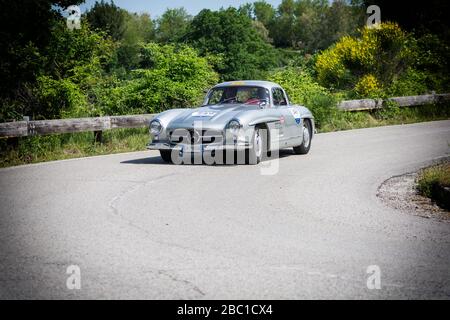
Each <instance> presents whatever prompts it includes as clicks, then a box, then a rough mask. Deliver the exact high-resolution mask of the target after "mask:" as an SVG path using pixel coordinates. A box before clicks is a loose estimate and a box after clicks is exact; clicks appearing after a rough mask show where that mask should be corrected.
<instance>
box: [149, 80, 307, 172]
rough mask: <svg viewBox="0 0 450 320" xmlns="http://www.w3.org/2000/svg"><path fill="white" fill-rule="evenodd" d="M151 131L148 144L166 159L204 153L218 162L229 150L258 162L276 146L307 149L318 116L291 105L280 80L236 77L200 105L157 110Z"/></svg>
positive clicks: (212, 91)
mask: <svg viewBox="0 0 450 320" xmlns="http://www.w3.org/2000/svg"><path fill="white" fill-rule="evenodd" d="M150 134H151V136H152V140H151V142H150V143H149V144H148V145H147V148H148V149H150V150H159V152H160V154H161V157H162V159H163V160H164V161H166V162H174V163H183V162H184V163H186V160H187V159H191V157H192V156H198V155H200V157H201V158H204V159H205V160H206V158H208V161H209V162H215V163H220V162H221V159H225V158H226V157H227V156H224V157H222V155H224V154H226V155H228V154H229V153H228V152H229V151H230V152H232V153H233V154H243V157H242V159H243V162H244V163H247V164H258V163H259V162H260V161H261V160H263V159H265V157H266V156H267V155H271V154H272V152H273V151H275V150H276V151H278V150H280V149H286V148H293V150H294V153H295V154H306V153H308V152H309V149H310V148H311V140H312V137H313V134H314V117H313V115H312V113H311V111H309V110H308V109H307V108H306V107H304V106H299V105H292V104H291V103H290V102H289V99H288V95H287V94H286V92H285V91H284V89H283V88H282V87H281V86H279V85H278V84H276V83H273V82H267V81H232V82H224V83H220V84H218V85H216V86H214V87H213V88H211V89H210V90H209V91H208V92H207V94H206V97H205V100H204V102H203V105H202V106H201V107H199V108H195V109H192V108H189V109H171V110H167V111H164V112H162V113H160V114H158V115H156V116H155V117H154V118H153V119H152V120H151V121H150ZM205 155H207V157H205ZM237 158H239V156H238V157H237ZM183 159H184V160H183ZM211 159H212V160H211ZM218 159H219V160H218ZM227 163H228V162H227Z"/></svg>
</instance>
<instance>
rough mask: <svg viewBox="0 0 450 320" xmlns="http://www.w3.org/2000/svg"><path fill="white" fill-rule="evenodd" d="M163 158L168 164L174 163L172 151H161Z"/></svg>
mask: <svg viewBox="0 0 450 320" xmlns="http://www.w3.org/2000/svg"><path fill="white" fill-rule="evenodd" d="M159 153H160V154H161V158H162V159H163V160H164V161H165V162H168V163H172V151H171V150H159Z"/></svg>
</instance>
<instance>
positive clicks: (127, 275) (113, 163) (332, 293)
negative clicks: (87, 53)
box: [0, 121, 450, 299]
mask: <svg viewBox="0 0 450 320" xmlns="http://www.w3.org/2000/svg"><path fill="white" fill-rule="evenodd" d="M449 145H450V121H436V122H428V123H420V124H412V125H402V126H388V127H380V128H370V129H360V130H351V131H343V132H335V133H326V134H319V135H317V136H316V137H315V139H314V140H313V145H312V148H311V152H310V154H308V155H306V156H299V155H293V154H289V153H283V154H282V157H281V158H280V160H279V171H278V173H276V174H275V175H263V174H261V172H262V167H263V166H267V165H268V163H267V162H266V163H264V164H261V165H259V166H202V165H182V166H175V165H166V164H164V163H162V161H161V160H160V158H159V156H158V155H157V153H155V152H136V153H128V154H119V155H110V156H100V157H92V158H85V159H76V160H68V161H57V162H51V163H45V164H38V165H28V166H21V167H16V168H7V169H2V170H0V190H1V192H0V210H1V214H0V243H1V248H0V249H1V251H0V298H2V299H17V298H25V299H30V298H41V299H52V298H63V299H74V298H86V299H91V298H106V299H110V298H123V299H128V298H137V299H142V298H144V299H303V298H319V299H335V298H344V299H346V298H350V299H354V298H363V299H366V298H369V299H371V298H375V299H377V298H387V299H390V298H400V299H404V298H405V299H409V298H443V299H449V298H450V224H449V223H445V222H440V221H438V220H435V219H424V218H421V217H417V216H413V215H409V214H405V213H404V212H399V211H396V210H394V209H391V208H389V207H387V206H385V205H384V204H383V203H381V202H380V200H379V199H378V198H377V197H376V191H377V188H378V186H379V185H380V184H381V183H382V182H383V181H384V180H385V179H387V178H389V177H391V176H393V175H397V174H402V173H405V172H408V171H412V170H415V169H417V168H419V167H421V166H424V165H426V164H427V163H428V162H429V161H430V160H432V159H436V158H439V157H443V156H448V155H449V154H450V148H449ZM70 265H76V266H79V268H80V271H81V278H80V279H81V289H79V290H76V289H75V290H70V289H68V287H67V286H66V281H67V279H68V277H69V275H68V274H66V271H67V267H68V266H70ZM371 265H376V266H378V267H379V269H380V271H381V275H380V283H381V289H372V290H371V289H369V288H368V286H367V280H368V277H369V276H370V274H368V273H367V272H366V271H367V268H368V266H371Z"/></svg>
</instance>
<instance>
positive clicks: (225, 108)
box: [168, 104, 259, 130]
mask: <svg viewBox="0 0 450 320" xmlns="http://www.w3.org/2000/svg"><path fill="white" fill-rule="evenodd" d="M258 109H259V107H258V106H257V105H248V104H231V105H230V104H226V105H212V106H205V107H200V108H196V109H186V110H185V111H183V112H182V113H181V114H179V115H178V116H176V117H175V118H174V119H173V120H172V121H171V122H170V123H169V125H168V128H170V129H176V128H193V127H194V124H195V123H198V122H200V124H201V126H202V127H203V128H206V129H216V130H222V129H223V128H224V127H225V126H226V125H227V123H228V122H229V121H230V120H231V119H234V118H238V117H239V114H240V113H242V112H245V111H249V110H258ZM197 125H198V124H197Z"/></svg>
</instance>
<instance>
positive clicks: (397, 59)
mask: <svg viewBox="0 0 450 320" xmlns="http://www.w3.org/2000/svg"><path fill="white" fill-rule="evenodd" d="M406 44H407V35H406V33H405V32H404V31H403V30H401V29H400V27H399V26H398V25H397V24H396V23H391V22H386V23H381V24H379V25H378V26H377V27H373V28H368V27H364V28H363V29H362V30H361V36H360V37H350V36H345V37H342V38H341V39H340V40H339V41H338V42H337V43H336V44H335V45H333V46H332V47H330V48H328V49H326V50H324V51H323V52H322V53H321V54H319V56H318V57H317V60H316V71H317V75H318V79H319V82H320V83H321V84H322V85H324V86H327V87H329V88H332V89H354V90H355V91H357V92H358V94H363V93H364V92H372V93H373V92H376V90H378V89H380V88H381V84H380V82H381V83H385V84H387V83H389V82H391V81H392V79H393V78H394V76H395V74H396V73H398V72H401V71H402V68H404V66H405V64H406V65H407V63H408V57H409V56H410V55H411V52H410V50H408V47H407V45H406ZM405 62H406V63H405ZM357 84H358V90H359V91H358V90H356V85H357ZM375 87H376V88H378V89H376V88H375ZM372 89H373V90H372Z"/></svg>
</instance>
